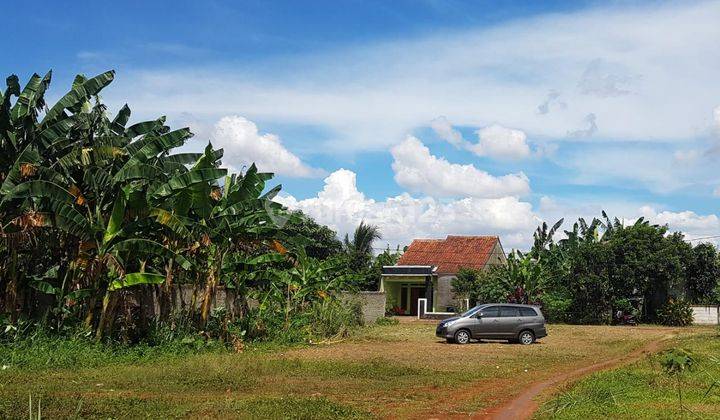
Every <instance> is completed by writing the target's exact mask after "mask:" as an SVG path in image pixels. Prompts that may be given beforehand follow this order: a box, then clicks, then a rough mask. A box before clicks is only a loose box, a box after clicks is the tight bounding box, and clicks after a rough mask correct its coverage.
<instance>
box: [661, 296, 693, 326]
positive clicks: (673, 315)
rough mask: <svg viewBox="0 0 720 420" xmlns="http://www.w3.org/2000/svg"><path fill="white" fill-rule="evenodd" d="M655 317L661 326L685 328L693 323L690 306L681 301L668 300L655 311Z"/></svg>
mask: <svg viewBox="0 0 720 420" xmlns="http://www.w3.org/2000/svg"><path fill="white" fill-rule="evenodd" d="M657 317H658V321H659V322H660V323H661V324H662V325H672V326H676V327H685V326H687V325H691V324H692V323H693V312H692V309H691V308H690V304H689V303H687V302H686V301H684V300H681V299H678V300H670V301H669V302H668V303H666V304H665V306H663V307H662V308H660V309H659V310H658V311H657Z"/></svg>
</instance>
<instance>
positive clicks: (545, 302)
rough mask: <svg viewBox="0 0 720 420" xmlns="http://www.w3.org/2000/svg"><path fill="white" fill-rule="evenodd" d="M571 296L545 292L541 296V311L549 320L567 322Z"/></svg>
mask: <svg viewBox="0 0 720 420" xmlns="http://www.w3.org/2000/svg"><path fill="white" fill-rule="evenodd" d="M571 305H572V298H570V297H567V296H565V295H563V294H560V293H546V294H544V295H543V296H542V312H543V314H544V315H545V318H546V319H547V320H548V321H549V322H567V321H568V310H569V309H570V306H571Z"/></svg>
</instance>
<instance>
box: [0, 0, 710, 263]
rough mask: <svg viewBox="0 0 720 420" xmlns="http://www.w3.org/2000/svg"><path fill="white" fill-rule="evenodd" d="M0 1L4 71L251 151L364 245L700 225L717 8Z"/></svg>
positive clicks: (299, 200)
mask: <svg viewBox="0 0 720 420" xmlns="http://www.w3.org/2000/svg"><path fill="white" fill-rule="evenodd" d="M23 3H28V2H12V3H11V4H9V5H6V10H7V13H6V15H7V16H17V17H22V18H17V19H6V27H7V33H8V34H12V36H6V37H4V41H2V47H3V51H4V57H6V61H5V63H4V65H3V70H4V73H5V74H6V75H10V74H12V73H15V74H17V75H18V76H19V77H20V78H21V80H27V79H28V78H29V77H30V75H32V73H33V72H37V73H43V72H45V71H47V70H49V69H52V70H53V84H52V87H51V90H50V93H49V94H48V96H49V99H50V100H52V99H55V98H58V97H59V96H61V95H62V94H63V93H65V91H66V90H67V89H68V88H69V85H70V83H71V81H72V78H73V77H74V75H75V74H77V73H83V74H86V75H88V76H92V75H95V74H97V73H100V72H103V71H105V70H108V69H115V70H116V71H117V74H116V78H115V81H114V82H113V83H112V84H111V85H110V86H109V87H108V88H106V90H104V91H103V93H102V97H103V99H104V100H105V101H106V102H107V103H108V104H109V112H111V113H112V112H115V111H117V110H119V108H120V107H121V106H122V105H123V104H124V103H128V104H129V106H130V108H131V109H132V111H133V113H132V118H131V122H133V121H143V120H147V119H155V118H157V117H159V116H161V115H166V116H167V118H168V122H169V123H170V125H171V126H173V128H179V127H183V126H189V127H190V128H191V129H192V131H193V132H194V133H195V137H194V139H193V140H191V142H190V143H189V144H188V145H186V146H185V148H186V149H188V150H200V149H202V148H203V147H204V146H205V145H206V144H207V142H212V144H213V145H214V146H216V147H222V148H224V149H225V158H224V163H225V164H226V165H228V166H229V167H230V168H231V169H232V170H233V171H236V172H242V171H243V170H244V168H246V167H247V166H248V165H249V164H250V163H252V162H255V163H256V164H257V165H258V167H259V168H260V169H261V170H264V171H268V172H274V173H275V174H276V178H275V179H274V182H277V183H280V184H282V185H283V193H282V194H281V196H280V197H279V198H278V201H281V202H282V203H283V204H285V205H287V206H288V207H290V208H294V209H300V210H303V211H304V212H306V213H307V214H309V215H311V216H312V217H314V218H315V219H316V220H318V221H319V222H321V223H324V224H327V225H329V226H330V227H332V228H333V229H335V230H337V231H338V233H339V234H340V235H344V234H345V233H347V232H352V230H353V229H354V227H355V226H356V225H357V224H358V223H359V222H360V221H361V220H364V221H365V222H368V223H372V224H376V225H378V226H379V228H380V230H381V232H382V234H383V239H382V240H381V241H379V242H378V243H377V246H378V247H385V246H388V245H389V246H391V247H395V246H397V245H401V246H402V245H406V244H408V243H409V241H411V240H412V239H413V238H442V237H445V236H446V235H448V234H463V235H498V236H500V238H501V241H502V243H503V245H504V246H505V248H506V249H510V248H520V249H527V248H528V246H529V244H530V243H531V240H532V233H533V231H534V229H535V227H536V226H537V225H538V224H539V223H542V222H543V221H547V222H548V223H554V222H555V221H556V220H558V219H560V218H564V219H565V220H566V222H565V224H564V228H565V229H571V228H572V225H571V224H572V221H574V220H576V219H577V218H578V217H586V218H592V217H595V216H600V212H601V211H602V210H605V211H607V212H608V214H610V215H611V216H615V217H618V218H621V219H623V220H625V221H627V223H631V222H632V221H634V220H635V219H637V218H638V217H645V218H646V219H648V220H650V221H652V222H653V223H659V224H668V225H669V227H670V228H671V229H672V230H678V231H682V232H684V233H685V234H686V236H687V237H688V239H690V240H693V241H694V243H697V242H699V241H703V240H708V241H711V242H715V243H717V238H709V239H702V238H705V237H708V236H715V235H720V219H718V216H717V214H718V205H719V204H720V173H718V171H717V170H716V168H717V162H718V158H719V157H720V80H719V79H720V77H719V76H720V49H719V48H718V40H720V25H718V24H717V22H720V2H718V1H689V0H686V1H676V2H661V1H648V2H640V1H633V2H624V1H615V2H608V1H603V2H599V1H597V2H596V1H567V2H565V1H543V2H534V1H523V2H520V1H457V0H445V1H441V0H415V1H402V0H395V1H359V0H358V1H340V0H336V1H306V2H297V1H274V2H266V1H232V2H231V1H227V2H224V1H203V2H198V1H178V0H175V1H152V2H147V1H126V2H98V1H75V2H72V3H71V5H69V4H68V3H63V2H50V3H42V2H33V3H31V4H23Z"/></svg>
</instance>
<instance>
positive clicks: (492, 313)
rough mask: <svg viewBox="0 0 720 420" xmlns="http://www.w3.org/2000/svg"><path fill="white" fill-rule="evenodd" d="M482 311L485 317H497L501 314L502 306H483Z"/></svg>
mask: <svg viewBox="0 0 720 420" xmlns="http://www.w3.org/2000/svg"><path fill="white" fill-rule="evenodd" d="M480 313H482V315H483V318H497V317H499V316H500V307H499V306H490V307H489V308H483V310H481V311H480Z"/></svg>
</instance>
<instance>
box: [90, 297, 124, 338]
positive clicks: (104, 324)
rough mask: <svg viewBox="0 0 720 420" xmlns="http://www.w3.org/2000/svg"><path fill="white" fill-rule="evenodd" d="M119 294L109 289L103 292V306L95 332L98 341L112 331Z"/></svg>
mask: <svg viewBox="0 0 720 420" xmlns="http://www.w3.org/2000/svg"><path fill="white" fill-rule="evenodd" d="M119 295H120V292H111V291H109V290H108V291H107V292H105V297H104V298H103V308H102V312H101V313H100V322H99V323H98V328H97V331H96V333H95V338H96V339H97V340H98V341H100V340H102V339H103V338H104V337H105V336H107V334H109V333H110V332H111V331H112V326H113V323H114V322H115V308H116V307H117V303H118V300H119Z"/></svg>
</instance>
